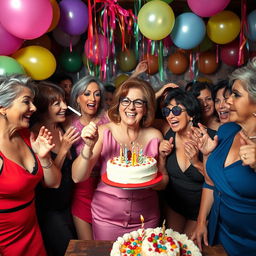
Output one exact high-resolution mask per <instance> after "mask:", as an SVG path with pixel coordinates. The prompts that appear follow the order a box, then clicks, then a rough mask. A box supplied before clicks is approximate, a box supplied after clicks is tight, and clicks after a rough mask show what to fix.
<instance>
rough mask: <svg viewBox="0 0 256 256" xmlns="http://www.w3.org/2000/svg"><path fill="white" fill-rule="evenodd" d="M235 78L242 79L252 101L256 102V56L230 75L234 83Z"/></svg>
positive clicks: (231, 82) (230, 79) (230, 80)
mask: <svg viewBox="0 0 256 256" xmlns="http://www.w3.org/2000/svg"><path fill="white" fill-rule="evenodd" d="M235 80H240V81H241V82H242V83H243V85H244V86H245V89H246V90H247V91H248V93H249V96H250V98H251V99H252V101H253V102H256V57H255V58H253V59H252V60H251V61H249V62H248V63H247V65H245V66H243V67H241V68H238V69H236V70H234V71H233V72H232V74H231V75H230V76H229V82H230V84H233V83H234V82H235Z"/></svg>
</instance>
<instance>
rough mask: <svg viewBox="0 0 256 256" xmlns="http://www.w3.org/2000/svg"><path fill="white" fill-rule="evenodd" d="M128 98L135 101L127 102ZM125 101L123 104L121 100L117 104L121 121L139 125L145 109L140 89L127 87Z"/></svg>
mask: <svg viewBox="0 0 256 256" xmlns="http://www.w3.org/2000/svg"><path fill="white" fill-rule="evenodd" d="M129 100H130V101H135V102H130V104H129V103H128V102H129ZM125 101H126V102H125V104H124V105H123V104H122V103H121V102H120V104H119V113H120V117H121V122H122V123H125V124H126V125H128V126H139V124H140V121H141V119H142V118H143V116H144V115H145V114H146V110H147V106H146V103H144V101H145V98H144V97H143V93H142V91H141V90H140V89H137V88H131V89H129V91H128V94H127V95H126V96H125ZM136 101H137V103H136ZM138 102H139V104H138ZM127 103H128V104H129V105H128V104H127ZM140 103H142V104H140Z"/></svg>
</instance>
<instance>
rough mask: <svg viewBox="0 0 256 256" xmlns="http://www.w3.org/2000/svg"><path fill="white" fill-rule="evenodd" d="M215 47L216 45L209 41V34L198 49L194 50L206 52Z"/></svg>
mask: <svg viewBox="0 0 256 256" xmlns="http://www.w3.org/2000/svg"><path fill="white" fill-rule="evenodd" d="M213 47H214V43H213V42H212V41H211V40H210V39H209V37H208V36H207V34H206V35H205V37H204V40H203V41H202V42H201V43H200V44H199V45H198V46H197V47H196V48H194V49H193V50H194V52H206V51H208V50H210V49H211V48H213Z"/></svg>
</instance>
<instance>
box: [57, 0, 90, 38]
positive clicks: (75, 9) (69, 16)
mask: <svg viewBox="0 0 256 256" xmlns="http://www.w3.org/2000/svg"><path fill="white" fill-rule="evenodd" d="M59 27H60V28H61V29H62V30H63V31H64V32H65V33H67V34H69V35H73V36H75V35H81V34H83V33H84V32H85V31H86V30H87V27H88V8H87V5H86V4H85V3H84V2H82V1H81V0H62V1H61V2H60V21H59Z"/></svg>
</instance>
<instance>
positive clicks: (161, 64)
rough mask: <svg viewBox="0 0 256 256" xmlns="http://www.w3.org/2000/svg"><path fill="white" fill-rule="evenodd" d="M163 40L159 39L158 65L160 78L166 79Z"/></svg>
mask: <svg viewBox="0 0 256 256" xmlns="http://www.w3.org/2000/svg"><path fill="white" fill-rule="evenodd" d="M163 53H164V49H163V41H162V40H159V48H158V67H159V75H160V80H161V81H164V61H163Z"/></svg>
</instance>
